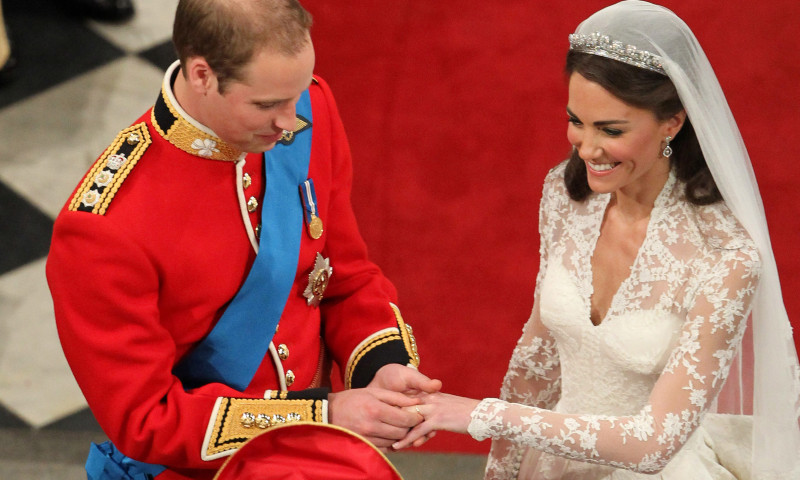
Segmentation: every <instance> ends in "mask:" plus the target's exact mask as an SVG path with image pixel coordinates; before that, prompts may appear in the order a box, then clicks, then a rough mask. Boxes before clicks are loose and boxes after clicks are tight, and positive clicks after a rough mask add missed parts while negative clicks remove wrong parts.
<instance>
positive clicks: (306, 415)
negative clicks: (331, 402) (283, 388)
mask: <svg viewBox="0 0 800 480" xmlns="http://www.w3.org/2000/svg"><path fill="white" fill-rule="evenodd" d="M270 397H271V398H229V397H219V398H218V399H217V403H216V404H215V405H214V410H213V412H212V413H211V418H210V421H209V424H208V429H207V432H206V437H205V440H204V442H203V449H202V452H201V456H202V458H203V460H206V461H208V460H214V459H217V458H221V457H225V456H227V455H230V454H232V453H233V452H234V451H236V450H237V449H238V448H239V447H241V446H242V445H244V443H245V442H247V440H249V439H251V438H253V437H255V436H256V435H258V434H259V433H261V432H263V431H265V430H267V429H269V428H273V427H276V426H279V425H284V424H286V423H291V422H317V423H327V422H328V401H327V400H324V399H291V398H288V397H287V392H280V393H273V394H271V395H270Z"/></svg>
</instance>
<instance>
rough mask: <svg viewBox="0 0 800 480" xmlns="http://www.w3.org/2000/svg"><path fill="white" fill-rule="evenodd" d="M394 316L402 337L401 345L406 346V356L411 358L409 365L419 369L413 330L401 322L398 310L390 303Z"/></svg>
mask: <svg viewBox="0 0 800 480" xmlns="http://www.w3.org/2000/svg"><path fill="white" fill-rule="evenodd" d="M389 305H391V306H392V310H394V316H395V318H396V319H397V326H398V328H400V336H402V337H403V344H404V345H405V346H406V351H407V352H408V356H409V357H410V358H411V364H412V365H414V366H415V367H419V352H418V351H417V339H416V338H414V329H413V328H411V325H408V324H407V323H406V322H404V321H403V315H401V314H400V309H399V308H397V305H395V304H394V303H390V304H389Z"/></svg>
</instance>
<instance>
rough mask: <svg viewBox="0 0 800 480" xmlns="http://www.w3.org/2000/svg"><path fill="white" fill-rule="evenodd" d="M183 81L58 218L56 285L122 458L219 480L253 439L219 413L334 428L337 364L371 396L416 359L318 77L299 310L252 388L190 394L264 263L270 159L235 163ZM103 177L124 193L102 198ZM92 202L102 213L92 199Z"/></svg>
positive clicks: (169, 474)
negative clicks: (190, 381) (328, 389)
mask: <svg viewBox="0 0 800 480" xmlns="http://www.w3.org/2000/svg"><path fill="white" fill-rule="evenodd" d="M173 73H175V67H174V66H173V67H172V68H171V69H170V71H169V72H168V73H167V76H166V77H165V87H164V88H163V89H162V93H161V95H160V96H159V99H158V101H157V104H156V106H155V107H154V109H152V110H151V111H148V112H147V113H145V114H144V115H143V116H142V117H141V118H139V119H138V120H137V121H136V122H134V124H133V126H132V127H131V128H129V129H126V130H123V132H121V133H120V135H119V136H118V138H117V139H115V141H114V142H112V144H111V146H110V147H109V149H107V150H106V152H104V153H103V155H101V157H100V158H99V159H98V161H97V163H96V164H95V165H94V166H93V167H92V168H91V169H90V171H89V173H87V176H86V177H85V179H84V180H83V181H82V182H81V183H80V184H79V185H78V188H77V189H76V191H75V194H74V195H73V198H71V199H70V200H69V202H68V203H67V205H66V206H65V208H64V209H63V210H62V212H61V213H60V215H59V217H58V218H57V220H56V223H55V227H54V232H53V239H52V244H51V250H50V255H49V257H48V262H47V277H48V283H49V285H50V289H51V292H52V296H53V301H54V305H55V313H56V322H57V326H58V331H59V336H60V339H61V342H62V346H63V349H64V353H65V355H66V358H67V360H68V362H69V364H70V366H71V368H72V371H73V373H74V375H75V378H76V379H77V381H78V384H79V385H80V387H81V389H82V391H83V393H84V395H85V397H86V399H87V401H88V403H89V406H90V407H91V409H92V412H93V413H94V415H95V417H96V418H97V420H98V422H99V423H100V425H101V426H102V428H103V429H104V431H105V432H106V434H107V435H108V436H109V438H110V439H111V440H112V441H113V442H114V444H115V445H116V447H117V448H118V449H119V451H121V452H122V453H124V454H125V455H127V456H129V457H131V458H133V459H135V460H137V461H141V462H146V463H150V464H159V465H164V466H165V467H166V468H167V470H166V471H165V472H164V473H163V474H161V475H159V476H158V478H159V480H161V479H164V480H168V479H172V478H209V479H210V478H212V477H213V475H214V472H215V471H216V470H217V469H218V468H219V466H220V465H221V463H222V461H223V460H222V458H223V457H224V456H226V455H230V454H231V453H232V452H234V451H235V450H236V448H238V446H240V445H241V441H242V440H243V441H246V439H247V438H246V435H239V434H237V435H239V437H240V441H239V443H237V442H232V443H230V442H229V441H228V440H229V439H227V437H226V435H228V434H229V433H230V431H231V430H230V429H229V430H228V431H225V430H224V427H225V425H224V423H225V422H220V421H219V420H220V417H219V415H220V408H222V405H225V406H226V408H227V407H233V406H237V408H238V406H241V405H244V403H242V402H246V401H249V400H252V399H260V400H259V401H256V402H252V403H250V404H247V411H243V412H241V413H242V414H244V413H249V414H251V415H253V416H254V417H256V418H259V415H262V417H261V418H262V420H263V418H264V417H269V419H270V421H271V420H272V419H273V418H275V415H278V416H279V417H278V418H280V417H281V416H282V417H284V418H286V413H291V411H293V410H292V409H296V410H297V413H298V414H299V413H300V410H301V407H302V413H303V414H304V415H305V416H303V417H302V421H309V420H310V421H320V422H324V421H326V418H325V415H324V414H323V413H322V412H327V404H326V399H325V392H324V391H323V392H322V393H320V390H318V388H319V387H325V386H326V385H327V378H328V374H329V366H330V364H331V362H332V361H335V362H336V363H337V364H338V365H340V366H341V367H342V368H341V370H342V371H343V372H344V375H345V378H344V379H343V380H344V383H345V384H346V385H348V386H350V387H363V386H365V385H366V384H367V383H368V382H369V381H370V380H371V379H372V377H373V376H374V373H375V372H376V371H377V369H378V368H380V367H381V366H383V365H385V364H388V363H401V364H412V365H416V364H417V363H418V357H417V353H416V347H415V345H414V342H413V336H411V335H410V329H409V328H407V326H406V325H405V323H404V322H403V319H402V317H401V316H400V315H399V311H398V310H397V308H396V307H395V306H394V303H395V302H396V292H395V289H394V287H393V286H392V284H391V283H390V282H389V281H388V280H387V279H386V278H385V277H384V276H383V274H382V273H381V271H380V269H379V268H378V267H377V266H376V265H375V264H373V263H371V262H370V261H369V260H368V258H367V253H366V246H365V244H364V242H363V240H362V238H361V236H360V235H359V233H358V228H357V225H356V221H355V217H354V215H353V211H352V208H351V205H350V187H351V182H352V166H351V159H350V151H349V147H348V144H347V139H346V137H345V133H344V129H343V126H342V124H341V120H340V118H339V115H338V112H337V109H336V105H335V102H334V100H333V96H332V94H331V92H330V90H329V88H328V86H327V85H326V84H325V82H324V81H322V80H320V79H316V81H315V82H314V83H313V84H312V86H311V87H310V90H309V93H310V97H311V104H312V108H313V123H314V125H313V127H312V128H313V141H312V146H311V159H310V164H309V173H308V175H309V177H310V178H312V179H313V181H314V185H315V190H316V199H317V205H316V209H317V215H318V216H319V218H320V219H321V220H322V221H323V222H324V225H325V227H324V231H323V232H322V234H321V235H320V236H319V238H316V239H315V238H312V236H311V235H309V234H308V233H306V232H305V231H304V232H303V235H302V239H301V245H300V253H299V261H298V265H297V270H296V276H295V279H294V283H293V285H292V287H291V291H290V294H289V299H288V300H287V302H286V305H285V307H284V311H283V315H282V316H281V319H280V322H279V324H278V329H277V332H275V335H274V337H273V340H272V346H271V347H270V351H269V352H268V353H267V355H265V357H264V359H263V361H262V363H261V365H260V366H259V368H258V370H257V371H256V373H255V376H254V377H253V380H252V381H251V382H250V384H249V386H248V387H247V388H246V389H244V390H243V391H239V390H237V389H235V388H232V387H229V386H227V385H224V384H222V383H210V384H207V385H202V386H199V387H197V388H192V389H188V390H187V389H185V388H184V386H183V385H182V383H181V382H180V380H179V379H178V378H177V377H176V376H175V375H173V373H172V372H173V368H174V367H175V365H176V364H177V363H178V362H179V361H180V360H181V359H182V358H184V356H186V354H187V353H188V352H189V351H191V349H192V348H193V346H195V345H196V344H197V343H198V342H199V341H201V340H202V339H203V338H204V337H205V336H206V335H207V334H208V333H209V331H210V330H211V329H212V328H213V327H214V325H215V323H216V321H217V320H218V319H219V318H220V316H221V315H222V313H223V312H224V310H225V307H226V306H227V305H228V303H229V302H230V300H231V299H232V298H233V297H234V295H235V294H236V292H237V291H238V289H239V287H240V286H241V285H242V283H243V281H244V279H245V278H246V277H247V274H248V271H249V268H250V266H251V265H252V263H253V260H254V258H255V255H256V253H255V248H254V247H255V246H257V242H258V239H257V232H258V230H259V227H258V221H259V218H260V216H259V214H260V205H257V204H258V203H260V202H262V201H264V200H263V199H262V192H263V190H264V175H263V162H262V158H261V155H260V154H245V153H241V152H237V151H235V149H233V148H232V147H231V146H229V145H226V144H225V143H224V142H222V141H221V140H220V139H218V138H216V137H215V136H214V135H213V132H210V131H208V130H207V129H205V128H204V127H203V126H202V125H199V124H197V123H196V122H194V121H193V120H192V119H191V118H189V117H188V116H187V115H186V114H185V113H184V112H183V111H182V110H181V109H180V107H179V106H178V105H177V102H176V101H175V100H174V97H172V94H171V89H170V79H171V78H172V76H171V75H172V74H173ZM156 111H157V112H160V113H159V115H155V114H154V112H156ZM165 111H166V112H168V114H167V115H165V114H164V112H165ZM167 123H169V125H168V126H167V125H166V124H167ZM131 142H133V143H131ZM145 144H146V145H145ZM121 149H127V150H124V151H123V150H121ZM128 150H130V151H131V152H133V151H134V150H135V163H134V162H133V161H132V159H133V158H134V156H133V155H132V154H130V153H126V152H127V151H128ZM123 153H126V155H125V158H126V160H125V161H123V162H120V160H121V157H120V155H121V154H123ZM109 162H111V163H109ZM109 165H110V166H109ZM111 167H117V168H116V170H113V168H111ZM112 170H113V171H112ZM104 171H107V172H109V173H107V174H102V175H101V173H102V172H104ZM120 172H124V178H120V177H117V175H120ZM112 173H113V175H112ZM98 176H100V177H101V178H100V179H99V180H101V181H108V182H109V183H108V185H111V186H113V190H112V189H107V188H99V187H98V185H99V184H98V183H97V182H98V179H97V178H96V177H98ZM109 176H110V177H111V178H107V177H109ZM91 191H94V192H96V193H95V194H88V197H90V198H89V200H90V202H91V201H95V200H96V202H95V206H96V205H101V207H99V208H94V206H90V205H87V204H86V202H85V201H84V197H85V196H87V192H91ZM95 197H97V199H95ZM266 201H269V200H268V199H267V200H266ZM300 201H301V197H300V194H299V192H298V202H300ZM89 207H91V208H89ZM303 228H305V227H303ZM318 254H320V255H322V256H323V257H325V258H327V259H329V262H330V266H331V267H332V270H333V274H332V275H331V276H330V277H329V278H327V279H326V281H327V287H326V288H325V291H324V298H323V299H322V301H321V302H320V303H319V305H318V306H315V305H313V304H309V302H308V300H307V298H306V297H305V296H304V295H303V293H304V291H305V290H306V288H307V287H308V284H309V276H310V275H311V274H312V273H313V271H314V265H315V261H316V259H317V256H318ZM265 294H266V295H268V294H269V292H265ZM241 334H242V335H258V334H259V332H241ZM276 392H277V393H276ZM290 407H291V408H290ZM287 409H288V410H287ZM309 412H310V413H309ZM309 415H310V417H309ZM226 418H228V419H229V420H230V421H233V422H241V421H242V418H241V415H240V418H233V417H231V416H227V417H226ZM246 418H249V417H246ZM292 418H295V417H292ZM279 423H280V422H279ZM271 426H274V425H272V424H269V425H268V428H269V427H271ZM243 429H244V428H243ZM244 430H247V429H244ZM247 431H248V432H250V431H251V432H253V436H255V435H256V434H258V433H261V432H263V429H260V428H259V427H258V425H255V426H254V427H251V428H250V429H249V430H247ZM226 442H227V445H228V446H229V447H230V448H225V445H226ZM211 446H213V448H212V447H211Z"/></svg>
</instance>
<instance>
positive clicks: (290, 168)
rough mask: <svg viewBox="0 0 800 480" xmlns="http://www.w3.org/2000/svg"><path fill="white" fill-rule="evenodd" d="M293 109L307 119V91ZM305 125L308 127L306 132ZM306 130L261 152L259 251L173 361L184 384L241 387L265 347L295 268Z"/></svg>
mask: <svg viewBox="0 0 800 480" xmlns="http://www.w3.org/2000/svg"><path fill="white" fill-rule="evenodd" d="M296 110H297V114H298V115H300V116H303V117H304V118H306V119H308V121H309V124H310V122H311V99H310V97H309V93H308V90H306V91H305V92H303V94H302V95H301V97H300V100H299V101H298V103H297V107H296ZM306 130H308V131H306ZM311 133H312V132H311V129H310V128H309V129H303V130H301V131H299V132H295V134H294V136H293V138H292V140H291V143H289V144H284V143H282V142H279V143H277V144H276V145H275V147H274V148H272V150H269V151H267V152H265V153H264V172H265V175H266V188H265V189H264V199H263V201H262V209H261V240H260V245H259V249H258V255H256V259H255V261H254V262H253V266H252V268H251V269H250V273H249V274H248V276H247V279H246V280H245V282H244V284H243V285H242V287H241V289H240V290H239V292H238V293H237V294H236V296H235V297H234V298H233V300H231V303H230V305H229V306H228V308H227V309H226V310H225V313H224V314H223V315H222V317H221V318H220V319H219V321H218V322H217V324H216V325H215V326H214V328H213V329H212V330H211V332H210V333H209V334H208V336H207V337H206V338H205V339H204V340H203V341H201V342H200V343H199V344H198V345H197V346H196V347H195V348H194V349H193V350H192V351H191V352H189V354H188V355H187V356H186V357H185V358H184V359H183V360H182V361H181V362H180V363H179V364H178V365H176V366H175V369H174V373H175V375H176V376H178V378H180V379H181V381H182V382H183V386H184V388H186V389H188V388H195V387H198V386H201V385H206V384H208V383H213V382H219V383H224V384H226V385H228V386H231V387H234V388H236V389H237V390H239V391H244V390H245V389H246V388H247V386H248V385H249V384H250V381H251V380H252V379H253V376H254V375H255V373H256V371H257V370H258V367H259V365H261V362H262V361H263V360H264V357H265V356H266V354H267V351H268V350H269V344H270V342H271V341H272V337H273V336H274V335H275V330H276V328H277V326H278V321H279V320H280V318H281V315H282V314H283V309H284V307H285V306H286V300H287V299H288V298H289V292H290V291H291V288H292V285H293V283H294V279H295V275H296V272H297V262H298V259H299V257H300V239H301V237H302V232H303V212H302V211H301V210H303V209H304V208H303V206H301V205H300V202H298V201H297V187H298V185H301V184H302V183H303V182H304V180H305V179H307V178H308V165H309V162H310V158H311Z"/></svg>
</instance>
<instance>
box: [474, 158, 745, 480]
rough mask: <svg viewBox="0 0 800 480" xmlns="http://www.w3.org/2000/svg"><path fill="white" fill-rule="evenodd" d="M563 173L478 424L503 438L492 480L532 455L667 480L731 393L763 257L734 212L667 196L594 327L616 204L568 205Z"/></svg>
mask: <svg viewBox="0 0 800 480" xmlns="http://www.w3.org/2000/svg"><path fill="white" fill-rule="evenodd" d="M563 175H564V164H561V165H559V166H558V167H556V168H555V169H553V170H552V171H551V172H550V174H549V175H548V177H547V180H546V182H545V188H544V193H543V198H542V202H541V206H540V223H539V225H540V227H539V228H540V236H541V247H540V255H541V263H540V271H539V275H538V278H537V284H536V289H535V294H534V308H533V312H532V314H531V317H530V319H529V321H528V322H527V323H526V325H525V328H524V330H523V334H522V337H521V338H520V340H519V342H518V343H517V346H516V348H515V349H514V352H513V354H512V358H511V362H510V365H509V369H508V372H507V373H506V376H505V379H504V382H503V387H502V389H501V398H502V400H498V399H485V400H483V401H482V402H481V403H480V404H479V405H478V407H477V408H476V409H475V410H474V411H473V412H472V421H471V423H470V425H469V432H470V434H471V435H472V436H473V437H474V438H476V439H478V440H482V439H486V438H493V439H494V440H495V442H494V443H493V446H492V453H491V454H490V458H489V464H488V465H487V478H503V479H505V478H517V473H518V469H519V463H520V459H521V456H522V452H523V451H524V449H525V448H526V447H534V448H536V449H538V450H541V451H544V452H546V453H549V454H554V455H558V456H561V457H565V458H568V459H573V460H579V461H582V462H589V463H597V464H604V465H609V466H613V467H619V468H623V469H628V470H634V471H637V472H645V473H651V472H657V471H660V470H661V469H662V468H663V467H664V466H665V465H666V464H667V462H669V461H670V459H671V458H672V457H673V455H674V454H675V453H676V452H677V451H678V450H679V449H680V448H681V446H682V445H683V444H685V443H686V442H687V440H688V439H689V437H690V435H691V434H692V432H693V431H694V430H695V429H696V428H697V426H698V425H699V423H700V420H701V418H702V416H703V414H704V413H705V412H706V410H707V409H708V408H709V406H710V404H711V403H712V402H713V400H714V399H715V398H716V395H717V393H718V392H719V390H720V388H721V387H722V385H723V383H724V381H725V379H726V376H727V374H728V369H729V367H730V364H731V362H732V360H733V358H734V354H735V352H736V349H737V348H738V346H739V344H740V342H741V338H742V336H743V334H744V330H745V325H746V318H747V315H748V313H749V308H750V301H751V299H752V296H753V294H754V292H755V289H756V286H757V283H758V274H759V267H760V264H759V257H758V253H757V250H756V248H755V246H754V245H753V243H752V241H751V240H750V238H749V237H748V236H747V234H746V232H745V231H744V230H743V229H742V227H741V226H740V225H739V224H738V222H737V221H736V219H735V218H734V217H733V216H732V215H731V214H730V212H729V210H728V209H727V207H726V206H725V205H724V204H723V203H717V204H714V205H710V206H704V207H698V206H693V205H691V204H689V203H688V202H687V201H686V200H685V197H684V194H683V190H684V185H683V184H682V183H681V182H679V181H677V180H676V179H675V177H674V175H671V176H670V178H669V180H668V181H667V182H666V184H665V185H664V187H663V189H662V191H661V193H660V195H659V196H658V198H657V200H656V203H655V206H654V208H653V211H652V213H651V216H650V220H649V224H648V228H647V233H646V236H645V239H644V242H643V244H642V246H641V247H640V249H639V252H638V255H637V257H636V259H635V261H634V263H633V265H632V267H631V271H630V276H629V277H628V278H627V279H625V280H624V281H623V282H622V284H621V286H620V287H619V290H618V291H617V292H616V294H615V296H614V298H613V300H612V303H611V307H610V309H609V311H608V313H607V314H606V316H605V318H604V319H603V321H602V322H601V323H600V324H599V325H597V326H595V325H594V324H593V323H592V322H591V320H590V299H591V296H592V265H591V256H592V252H593V251H594V248H595V245H596V244H597V240H598V237H599V235H600V224H601V222H602V219H603V215H604V212H605V210H606V207H607V205H608V202H609V199H610V195H608V194H592V195H591V196H590V197H589V198H588V199H587V200H586V201H584V202H574V201H572V200H570V199H569V197H568V195H567V192H566V187H565V186H564V181H563Z"/></svg>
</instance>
